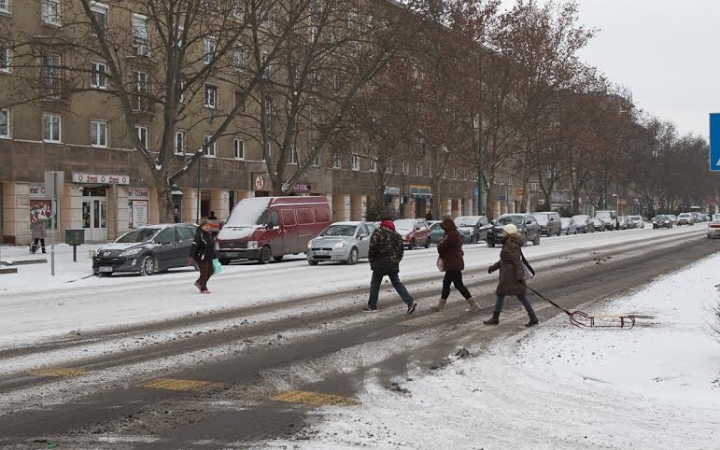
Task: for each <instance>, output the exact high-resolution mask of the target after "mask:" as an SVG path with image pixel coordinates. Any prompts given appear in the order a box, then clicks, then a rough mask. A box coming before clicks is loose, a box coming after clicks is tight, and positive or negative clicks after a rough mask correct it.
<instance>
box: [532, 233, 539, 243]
mask: <svg viewBox="0 0 720 450" xmlns="http://www.w3.org/2000/svg"><path fill="white" fill-rule="evenodd" d="M533 245H540V233H538V234H536V235H535V240H534V241H533Z"/></svg>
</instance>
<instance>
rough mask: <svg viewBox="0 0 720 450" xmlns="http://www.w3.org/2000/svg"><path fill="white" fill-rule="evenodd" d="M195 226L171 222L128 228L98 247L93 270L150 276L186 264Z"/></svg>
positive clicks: (107, 274)
mask: <svg viewBox="0 0 720 450" xmlns="http://www.w3.org/2000/svg"><path fill="white" fill-rule="evenodd" d="M196 230H197V226H196V225H194V224H185V223H172V224H160V225H146V226H144V227H140V228H137V229H135V230H131V231H128V232H127V233H125V234H123V235H122V236H120V237H119V238H117V239H115V241H113V242H112V243H111V244H106V245H103V246H102V247H100V248H98V249H97V251H96V252H95V256H94V257H93V265H92V268H93V273H94V274H96V275H101V276H110V275H112V274H113V273H139V274H140V275H144V276H150V275H152V274H154V273H156V272H165V271H167V270H169V269H174V268H179V267H187V261H188V255H189V254H190V247H192V243H193V239H194V238H195V232H196Z"/></svg>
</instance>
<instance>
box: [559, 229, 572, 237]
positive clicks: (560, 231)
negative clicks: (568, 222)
mask: <svg viewBox="0 0 720 450" xmlns="http://www.w3.org/2000/svg"><path fill="white" fill-rule="evenodd" d="M561 234H562V229H560V230H558V233H557V235H558V236H560V235H561ZM567 234H568V235H569V234H570V230H568V233H567Z"/></svg>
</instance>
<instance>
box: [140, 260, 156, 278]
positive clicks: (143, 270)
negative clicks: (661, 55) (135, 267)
mask: <svg viewBox="0 0 720 450" xmlns="http://www.w3.org/2000/svg"><path fill="white" fill-rule="evenodd" d="M154 273H155V258H153V257H152V256H150V255H147V256H146V257H144V258H143V259H142V262H141V263H140V274H141V275H142V276H144V277H149V276H150V275H152V274H154Z"/></svg>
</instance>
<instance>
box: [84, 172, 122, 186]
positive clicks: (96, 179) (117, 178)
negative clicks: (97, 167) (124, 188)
mask: <svg viewBox="0 0 720 450" xmlns="http://www.w3.org/2000/svg"><path fill="white" fill-rule="evenodd" d="M73 183H93V184H123V185H127V184H129V183H130V177H129V176H127V175H98V174H93V173H76V172H73Z"/></svg>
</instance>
